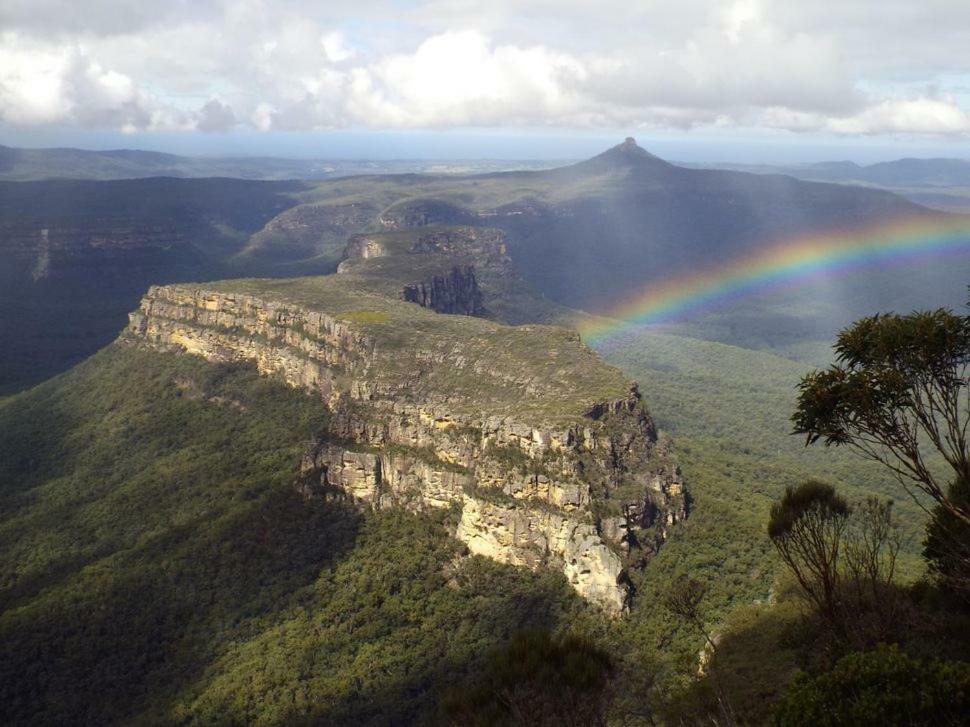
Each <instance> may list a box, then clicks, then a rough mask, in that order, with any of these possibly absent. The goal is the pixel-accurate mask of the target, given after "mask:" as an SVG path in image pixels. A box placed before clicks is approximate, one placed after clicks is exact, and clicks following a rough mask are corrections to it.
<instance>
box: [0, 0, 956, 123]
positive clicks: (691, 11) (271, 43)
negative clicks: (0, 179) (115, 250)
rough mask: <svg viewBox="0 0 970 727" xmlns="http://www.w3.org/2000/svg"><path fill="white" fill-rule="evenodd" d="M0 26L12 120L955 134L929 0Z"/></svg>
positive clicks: (3, 84)
mask: <svg viewBox="0 0 970 727" xmlns="http://www.w3.org/2000/svg"><path fill="white" fill-rule="evenodd" d="M900 19H902V21H901V20H900ZM0 27H4V28H6V29H7V30H6V31H4V32H3V33H2V34H0V119H2V120H3V121H5V122H6V123H14V124H20V125H31V124H43V123H68V124H76V125H81V126H88V127H104V128H121V129H128V130H135V129H146V130H198V131H205V132H217V131H222V130H226V129H229V128H233V127H236V126H240V125H241V126H249V127H252V128H255V129H260V130H267V131H269V130H274V129H294V130H296V129H319V128H340V127H371V128H419V127H420V128H441V127H467V126H502V125H507V126H534V127H550V126H560V127H570V128H575V127H617V126H626V127H641V128H642V127H646V128H671V127H674V128H690V127H696V126H717V127H725V126H728V127H730V126H738V127H761V128H773V129H786V130H790V131H796V132H806V133H817V132H825V133H835V134H846V135H859V134H911V135H935V136H960V135H965V134H970V128H968V123H967V118H968V111H967V108H968V106H967V104H968V99H967V94H966V93H965V92H963V91H961V90H960V87H961V86H967V85H968V84H970V57H968V56H967V54H966V53H965V48H966V47H967V46H968V45H970V5H966V7H964V5H962V4H955V3H952V2H948V1H947V0H925V1H924V2H923V3H920V4H914V3H911V2H908V0H907V2H903V0H884V1H883V2H878V3H877V2H875V0H857V1H855V2H847V3H839V4H837V5H831V4H824V7H822V4H819V3H817V2H809V0H788V1H787V2H784V3H780V2H769V1H768V0H735V1H734V2H730V3H724V2H721V1H719V0H680V1H679V2H678V3H669V2H666V1H663V2H661V0H642V2H638V3H629V2H626V1H625V0H622V1H621V0H601V2H599V3H597V5H596V7H595V9H591V8H590V6H589V4H588V2H585V0H559V1H558V2H557V3H550V2H548V0H492V2H490V3H489V5H488V7H487V8H483V6H482V4H481V3H474V2H470V1H464V0H449V1H448V2H444V1H443V0H418V1H417V2H415V3H412V4H409V5H408V6H407V7H403V8H402V6H401V5H400V4H399V3H395V2H393V0H373V1H368V0H357V1H356V2H351V1H350V0H331V2H328V3H325V4H324V3H312V2H310V0H277V1H276V2H272V3H270V2H268V0H233V1H232V2H230V1H229V0H199V1H198V2H192V3H185V2H172V3H162V4H158V3H155V4H145V3H141V4H138V3H136V4H131V3H125V2H121V0H94V1H93V2H91V3H84V4H78V3H69V2H67V1H66V0H31V2H29V3H28V2H27V0H0ZM886 48H892V49H893V52H891V53H887V52H886V50H885V49H886ZM930 85H935V86H936V90H934V91H932V92H925V91H924V92H915V93H914V92H913V90H912V89H913V88H916V87H924V88H925V87H927V86H930Z"/></svg>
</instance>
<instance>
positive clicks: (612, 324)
mask: <svg viewBox="0 0 970 727" xmlns="http://www.w3.org/2000/svg"><path fill="white" fill-rule="evenodd" d="M960 253H970V219H967V218H963V219H961V218H959V217H942V216H927V215H922V216H919V217H912V218H905V219H903V220H896V221H893V222H891V223H886V224H880V225H876V226H870V227H866V228H861V229H855V230H852V231H850V232H840V233H830V234H825V235H809V236H803V237H798V238H794V239H791V240H787V241H785V242H783V243H780V244H776V245H771V246H768V247H767V248H762V249H760V250H758V251H757V252H755V253H753V254H751V255H748V256H744V257H739V258H736V259H733V260H729V261H727V262H726V263H724V264H722V265H718V266H713V267H710V268H707V269H704V270H700V271H697V272H695V273H692V274H689V275H684V276H681V277H677V278H674V279H671V280H667V281H660V282H651V283H650V284H649V285H647V286H646V287H644V288H643V289H642V290H640V291H638V292H636V293H634V294H633V295H632V296H631V297H629V298H627V299H626V300H624V301H622V302H620V303H619V304H618V305H615V306H613V307H612V308H610V309H609V310H606V311H601V312H599V315H600V316H601V317H599V318H596V319H592V322H590V321H591V319H589V318H587V319H584V320H582V321H578V322H577V327H578V328H579V330H580V333H581V334H582V335H583V338H584V339H585V340H586V341H587V342H588V343H590V344H596V343H598V342H600V341H602V340H603V339H605V338H608V337H609V336H612V335H614V334H616V333H620V332H622V331H624V330H626V329H628V328H631V327H633V326H645V325H654V324H660V323H669V322H671V321H673V320H676V319H683V318H684V317H686V316H688V315H690V314H691V313H696V312H699V311H702V310H703V309H704V308H707V307H711V306H716V305H717V304H719V303H723V302H724V301H727V300H730V299H734V298H739V297H742V296H746V295H751V294H754V293H759V292H763V291H766V290H771V289H773V288H777V287H781V286H785V287H789V286H792V285H798V284H803V283H806V282H810V281H812V280H820V279H824V278H827V277H831V276H833V275H839V274H844V273H847V272H851V271H854V270H860V269H867V268H874V267H880V266H885V265H892V264H897V263H901V262H912V261H914V260H919V259H923V258H928V257H939V256H944V255H951V254H960Z"/></svg>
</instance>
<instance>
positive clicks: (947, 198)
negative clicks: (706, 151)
mask: <svg viewBox="0 0 970 727" xmlns="http://www.w3.org/2000/svg"><path fill="white" fill-rule="evenodd" d="M688 166H693V167H702V166H713V167H717V168H719V169H730V170H734V171H743V172H753V173H755V174H785V175H788V176H791V177H795V178H796V179H805V180H809V181H813V182H831V183H833V184H851V185H861V186H867V187H878V188H881V189H886V190H890V191H892V192H894V193H896V194H899V195H901V196H903V197H906V198H907V199H909V200H912V201H913V202H916V203H917V204H921V205H925V206H927V207H931V208H933V209H939V210H943V211H946V212H959V213H963V214H967V213H970V160H967V159H946V158H941V159H913V158H909V159H895V160H893V161H887V162H877V163H875V164H856V163H855V162H847V161H845V162H818V163H815V164H792V165H770V164H712V165H696V164H695V165H688Z"/></svg>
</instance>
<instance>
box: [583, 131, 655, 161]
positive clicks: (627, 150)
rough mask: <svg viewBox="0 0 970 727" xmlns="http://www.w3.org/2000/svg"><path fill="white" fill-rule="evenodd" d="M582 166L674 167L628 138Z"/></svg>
mask: <svg viewBox="0 0 970 727" xmlns="http://www.w3.org/2000/svg"><path fill="white" fill-rule="evenodd" d="M580 166H582V167H586V168H596V169H600V168H604V167H605V168H622V167H628V168H636V169H644V168H648V167H655V168H660V167H663V168H667V167H672V166H673V165H672V164H670V163H669V162H666V161H664V160H663V159H661V158H660V157H658V156H654V155H653V154H651V153H650V152H648V151H647V150H646V149H644V148H643V147H642V146H640V145H639V144H637V140H636V139H634V138H633V137H632V136H628V137H627V138H626V139H624V140H623V143H621V144H617V145H616V146H614V147H611V148H609V149H607V150H606V151H604V152H603V153H602V154H598V155H596V156H595V157H593V158H592V159H589V160H587V161H585V162H580Z"/></svg>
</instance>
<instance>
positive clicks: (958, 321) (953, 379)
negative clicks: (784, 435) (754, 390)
mask: <svg viewBox="0 0 970 727" xmlns="http://www.w3.org/2000/svg"><path fill="white" fill-rule="evenodd" d="M835 351H836V355H837V358H838V361H839V363H838V364H837V365H835V366H832V367H831V368H829V369H827V370H825V371H821V372H815V373H813V374H810V375H808V376H806V377H805V378H804V379H803V380H802V383H801V386H800V393H799V398H798V409H797V410H796V412H795V415H794V417H793V421H794V423H795V431H796V432H797V433H800V434H805V435H806V437H807V440H808V442H809V443H810V444H811V443H814V442H817V441H819V440H822V441H824V442H825V444H826V445H836V446H840V445H845V446H849V447H852V448H854V449H855V450H857V451H858V452H860V453H862V454H863V455H864V456H865V457H867V458H869V459H871V460H873V461H875V462H878V463H880V464H881V465H883V466H884V467H886V468H887V469H889V470H890V471H891V472H892V473H893V474H895V475H896V476H897V477H899V478H900V480H901V481H902V482H904V483H909V484H911V485H913V486H915V487H916V488H917V489H918V490H920V491H921V492H923V493H925V494H926V495H928V496H929V497H931V498H932V499H933V500H934V501H936V503H937V504H938V505H939V506H941V507H942V508H944V509H945V510H946V511H947V512H949V513H950V514H951V515H952V516H953V517H954V518H956V519H958V520H961V521H963V522H964V523H966V524H968V525H970V507H967V506H965V505H964V504H963V503H962V502H959V501H956V500H953V499H951V498H950V497H949V496H948V485H949V483H948V481H947V479H945V478H944V477H943V476H941V475H940V474H939V473H938V472H937V471H935V468H934V467H933V463H931V462H930V461H928V457H927V454H926V451H925V450H926V449H930V450H931V451H933V452H935V453H936V454H937V455H938V456H939V457H941V458H942V459H943V461H945V462H946V464H947V466H948V469H949V474H950V481H961V480H962V481H970V448H968V446H967V426H968V420H970V411H968V408H967V407H968V398H967V385H968V383H970V317H966V316H959V315H955V314H953V313H951V312H949V311H946V310H937V311H931V312H915V313H911V314H910V315H906V316H902V315H895V314H893V315H877V316H873V317H870V318H865V319H863V320H861V321H859V322H858V323H856V324H854V325H853V326H852V327H850V328H847V329H845V330H844V331H842V333H840V334H839V337H838V341H837V343H836V345H835Z"/></svg>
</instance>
